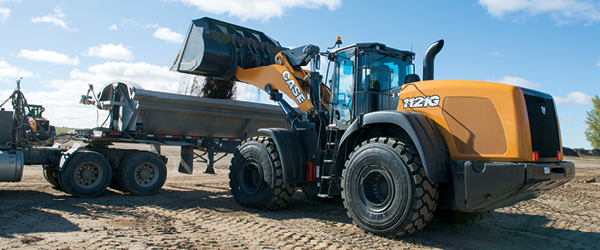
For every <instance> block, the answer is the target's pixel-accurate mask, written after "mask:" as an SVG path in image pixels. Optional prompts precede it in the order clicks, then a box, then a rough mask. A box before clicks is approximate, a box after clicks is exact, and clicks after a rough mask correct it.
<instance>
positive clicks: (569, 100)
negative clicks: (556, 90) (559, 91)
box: [554, 91, 592, 105]
mask: <svg viewBox="0 0 600 250" xmlns="http://www.w3.org/2000/svg"><path fill="white" fill-rule="evenodd" d="M554 100H555V101H556V104H558V105H576V104H592V97H591V96H589V95H586V94H584V93H581V92H578V91H575V92H571V93H569V94H567V96H566V97H565V98H563V97H558V96H556V97H554Z"/></svg>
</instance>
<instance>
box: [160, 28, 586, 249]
mask: <svg viewBox="0 0 600 250" xmlns="http://www.w3.org/2000/svg"><path fill="white" fill-rule="evenodd" d="M341 45H342V41H341V38H339V37H338V39H337V40H336V43H335V45H334V47H332V48H329V49H328V50H327V51H325V52H321V51H320V49H319V48H318V47H317V46H315V45H310V44H309V45H306V46H301V47H298V48H292V49H289V48H284V47H282V46H281V45H280V44H279V43H278V42H277V41H276V40H274V39H272V38H270V37H268V36H267V35H265V34H264V33H262V32H260V31H256V30H252V29H249V28H245V27H242V26H238V25H234V24H230V23H226V22H222V21H219V20H215V19H211V18H208V17H205V18H200V19H196V20H193V21H192V23H191V25H190V27H189V30H188V32H187V36H186V38H185V40H184V44H183V46H182V48H181V50H180V51H179V53H178V55H177V57H176V59H175V62H174V65H173V66H172V68H171V69H172V70H174V71H178V72H181V73H186V74H194V75H202V76H209V77H215V78H220V79H225V80H234V81H240V82H245V83H247V84H251V85H254V86H257V87H258V88H260V89H263V90H265V92H267V93H268V94H269V97H270V99H271V100H273V101H275V102H276V103H277V104H279V105H280V107H281V109H282V111H283V112H285V114H286V120H287V121H288V123H289V127H288V128H272V127H263V128H261V129H259V130H258V132H259V133H261V134H260V135H259V136H256V137H252V138H249V139H248V140H246V141H245V142H243V143H242V144H241V145H240V146H239V147H238V148H237V150H236V151H235V153H234V157H233V159H232V161H231V166H230V187H231V192H232V194H233V198H234V199H235V200H236V201H237V202H239V203H240V204H241V205H243V206H246V207H251V208H258V209H280V208H283V207H286V206H287V205H288V203H289V202H290V201H291V199H292V196H293V195H294V193H295V191H296V187H299V186H300V187H302V191H303V193H305V194H306V195H307V196H308V197H309V198H312V199H321V200H331V199H339V198H338V197H339V196H341V198H342V200H343V203H344V206H345V208H346V209H347V211H348V215H349V216H350V217H351V219H352V220H353V222H354V224H356V225H357V226H359V227H360V228H361V229H363V230H365V231H367V232H371V233H374V234H378V235H384V236H388V237H394V236H404V235H408V234H412V233H414V232H416V231H417V230H420V229H423V228H424V227H425V226H426V225H427V223H428V222H429V221H430V220H431V218H432V217H434V215H437V216H440V217H442V218H445V219H451V220H454V221H457V222H473V221H476V220H478V219H481V218H484V217H485V216H486V215H488V214H489V213H490V212H491V211H493V210H494V209H496V208H500V207H505V206H510V205H512V204H515V203H516V202H519V201H522V200H527V199H532V198H535V197H537V196H538V195H540V194H541V193H543V192H544V191H547V190H550V189H553V188H556V187H558V186H560V185H562V184H564V183H565V182H567V181H569V180H570V179H572V178H573V176H574V175H575V166H574V164H573V163H571V162H565V161H563V154H562V146H561V138H560V129H559V124H558V118H557V112H556V106H555V103H554V99H553V98H552V96H550V95H548V94H545V93H541V92H538V91H534V90H530V89H526V88H522V87H516V86H511V85H505V84H500V83H492V82H481V81H467V80H434V59H435V57H436V55H437V54H438V53H439V52H440V51H441V49H442V47H443V45H444V41H443V40H439V41H437V42H435V43H434V44H432V45H431V46H430V47H429V49H428V50H427V52H426V53H425V56H424V58H423V74H422V77H423V79H421V76H419V75H417V74H415V73H414V72H415V69H414V64H413V61H414V60H415V53H414V52H412V51H405V50H398V49H394V48H391V47H389V46H386V45H385V44H383V43H356V44H353V45H349V46H344V47H342V46H341ZM320 56H326V57H327V59H328V60H329V62H330V63H329V64H328V66H327V67H328V72H329V70H331V71H332V72H333V74H332V78H331V79H323V76H322V75H320V74H319V72H318V70H319V62H320ZM329 65H332V68H331V69H330V68H329ZM307 67H309V68H310V70H309V69H306V68H307ZM325 83H326V84H325ZM283 95H286V96H288V97H290V99H291V100H292V101H293V102H294V103H295V105H293V104H290V103H288V102H287V101H286V100H284V99H283V98H282V96H283ZM293 106H297V107H298V108H299V109H300V111H297V110H294V108H293Z"/></svg>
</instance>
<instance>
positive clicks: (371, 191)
mask: <svg viewBox="0 0 600 250" xmlns="http://www.w3.org/2000/svg"><path fill="white" fill-rule="evenodd" d="M345 167H346V168H345V169H344V171H343V172H342V188H343V191H342V197H343V199H344V207H346V209H347V210H348V216H350V218H351V219H352V221H353V222H354V224H356V225H357V226H358V227H359V228H361V230H364V231H367V232H371V233H373V234H377V235H383V236H386V237H396V236H405V235H409V234H412V233H414V232H416V231H417V230H420V229H423V228H424V227H425V226H426V225H427V223H428V222H429V221H430V220H431V218H432V217H433V212H434V211H435V208H436V205H437V197H438V193H437V183H432V182H430V181H429V180H428V179H427V176H426V175H425V170H424V168H423V165H422V164H421V160H420V158H419V157H418V153H417V151H416V150H415V149H414V148H413V147H412V146H411V145H409V144H406V143H403V142H400V141H398V140H395V139H392V138H384V137H379V138H372V139H370V140H368V141H365V142H363V143H362V144H361V145H358V146H357V147H356V148H355V149H354V151H353V152H352V153H351V154H350V157H349V159H348V160H347V161H346V166H345Z"/></svg>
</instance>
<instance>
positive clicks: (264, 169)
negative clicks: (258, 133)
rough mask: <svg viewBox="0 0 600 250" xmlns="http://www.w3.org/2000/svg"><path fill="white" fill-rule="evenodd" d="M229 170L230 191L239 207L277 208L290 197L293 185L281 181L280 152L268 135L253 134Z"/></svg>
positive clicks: (288, 200) (289, 199)
mask: <svg viewBox="0 0 600 250" xmlns="http://www.w3.org/2000/svg"><path fill="white" fill-rule="evenodd" d="M229 170H230V171H229V186H230V187H231V193H232V194H233V198H234V199H235V200H236V201H237V202H238V203H239V204H240V205H242V206H245V207H250V208H258V209H263V210H276V209H281V208H284V207H285V206H287V204H288V203H289V202H290V201H291V200H292V196H293V195H294V192H295V190H294V188H295V187H296V185H289V184H286V183H283V170H282V169H281V160H280V159H279V153H278V152H277V148H276V147H275V144H274V143H273V140H272V139H271V138H269V137H254V138H251V139H249V140H247V141H246V142H244V143H242V144H241V145H240V146H239V147H238V148H237V150H236V151H235V153H234V156H233V159H231V167H230V168H229Z"/></svg>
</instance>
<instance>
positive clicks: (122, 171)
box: [117, 152, 167, 195]
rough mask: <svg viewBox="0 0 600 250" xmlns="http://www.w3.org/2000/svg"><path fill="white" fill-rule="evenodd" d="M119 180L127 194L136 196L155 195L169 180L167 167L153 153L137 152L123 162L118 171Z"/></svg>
mask: <svg viewBox="0 0 600 250" xmlns="http://www.w3.org/2000/svg"><path fill="white" fill-rule="evenodd" d="M117 180H118V181H119V185H120V186H121V188H123V191H125V192H129V193H131V194H134V195H150V194H154V193H156V192H158V190H160V189H161V188H162V186H163V185H164V184H165V181H166V180H167V167H166V166H165V163H164V162H163V161H162V160H161V159H160V158H159V157H158V156H157V155H155V154H153V153H150V152H136V153H133V154H132V155H130V156H128V157H126V158H125V159H124V160H123V161H122V162H121V164H120V165H119V168H118V169H117Z"/></svg>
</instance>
